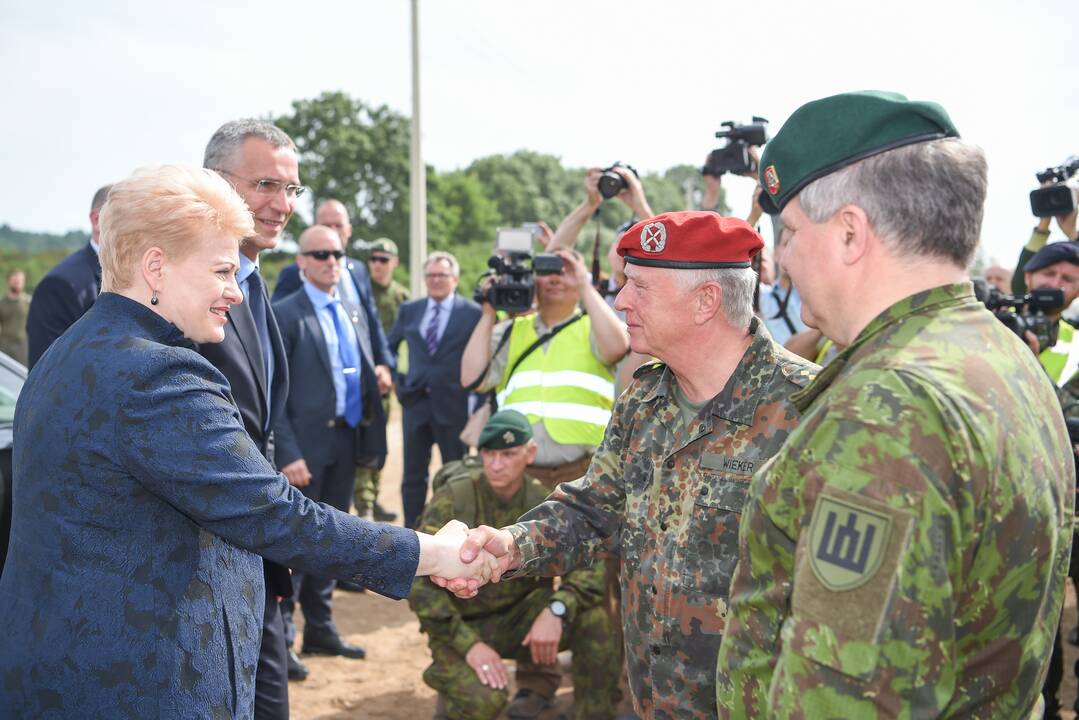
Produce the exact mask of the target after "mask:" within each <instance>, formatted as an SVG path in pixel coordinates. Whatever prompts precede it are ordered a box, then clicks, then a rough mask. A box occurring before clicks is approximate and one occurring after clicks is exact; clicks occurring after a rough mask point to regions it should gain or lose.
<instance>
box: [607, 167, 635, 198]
mask: <svg viewBox="0 0 1079 720" xmlns="http://www.w3.org/2000/svg"><path fill="white" fill-rule="evenodd" d="M616 167H624V168H625V169H626V170H629V171H630V172H632V173H633V174H634V175H636V176H637V177H640V175H639V174H638V173H637V170H636V169H634V167H633V166H632V165H625V164H623V163H620V162H615V163H614V164H612V165H611V166H610V167H608V168H604V169H603V173H602V174H601V175H600V176H599V194H600V195H602V196H603V199H604V200H610V199H611V198H613V197H614V196H615V195H617V194H618V193H620V192H622V191H623V190H628V189H629V185H627V184H626V179H625V178H624V177H622V176H621V175H619V174H618V173H616V172H615V171H614V169H615V168H616Z"/></svg>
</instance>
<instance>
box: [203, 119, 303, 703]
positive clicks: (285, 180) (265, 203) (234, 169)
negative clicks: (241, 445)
mask: <svg viewBox="0 0 1079 720" xmlns="http://www.w3.org/2000/svg"><path fill="white" fill-rule="evenodd" d="M203 165H204V166H205V167H207V168H210V169H212V170H216V171H217V172H218V173H220V174H221V176H222V177H224V178H225V179H226V180H228V181H229V182H231V183H232V186H233V187H234V188H235V189H236V192H238V193H239V194H240V196H241V197H242V198H243V199H244V201H245V202H246V203H247V207H248V208H249V209H250V210H251V214H252V215H253V217H254V220H255V235H254V236H253V237H250V238H248V239H247V240H245V241H244V243H243V244H242V245H241V246H240V269H239V271H238V272H237V273H236V282H237V283H238V284H239V286H240V290H241V291H242V292H243V295H244V301H243V302H242V303H240V304H238V305H233V306H232V308H231V309H230V310H229V313H228V323H227V324H226V325H225V340H224V342H221V343H219V344H216V345H202V346H201V347H200V348H199V351H200V352H201V353H202V355H203V356H204V357H205V358H206V359H207V360H209V361H210V362H211V363H213V364H214V366H215V367H217V369H218V370H220V371H221V372H222V374H223V375H224V376H225V377H226V378H227V379H228V381H229V385H230V386H231V388H232V397H233V400H234V401H235V402H236V406H237V407H238V408H239V410H240V416H241V417H242V418H243V423H244V427H245V428H246V430H247V433H248V435H250V436H251V439H252V440H254V441H255V443H256V444H257V445H258V446H259V448H260V449H261V450H262V451H263V453H264V454H265V455H266V458H267V459H268V460H269V461H270V462H271V463H273V462H274V450H273V429H274V424H275V423H276V422H277V421H278V420H279V419H280V417H281V415H282V413H283V412H284V405H285V398H286V397H287V396H288V367H287V361H286V360H285V351H284V348H283V346H282V344H281V334H280V332H279V331H278V327H277V322H276V321H275V320H274V316H273V311H272V310H271V308H270V301H269V297H268V296H267V293H266V287H265V285H264V284H263V282H262V277H261V275H259V269H258V257H259V253H260V252H261V251H263V250H270V249H273V248H275V247H277V242H278V240H279V239H280V237H281V232H282V231H283V230H284V229H285V224H286V223H287V222H288V219H289V218H290V217H291V216H292V211H293V209H294V208H295V206H296V198H297V197H298V196H299V195H300V194H301V193H302V192H303V187H302V186H301V185H300V170H299V159H298V157H297V154H296V146H295V145H294V144H293V142H292V139H291V138H289V136H288V135H287V134H286V133H285V132H284V131H283V130H281V129H280V128H278V127H277V126H275V125H272V124H270V123H268V122H265V121H262V120H250V119H245V120H234V121H232V122H228V123H225V124H224V125H222V126H221V127H220V128H219V129H218V130H217V132H215V133H214V135H213V137H211V138H210V142H209V143H208V144H207V146H206V153H205V156H204V158H203ZM263 569H264V572H265V575H266V605H265V611H264V617H263V627H262V647H261V650H260V652H259V661H258V670H257V671H256V675H255V717H256V718H259V719H260V720H262V719H263V718H266V719H270V718H272V719H274V720H277V719H280V718H288V712H289V708H288V680H289V678H290V677H293V678H295V679H301V680H302V679H303V678H304V677H306V675H307V669H306V668H305V667H304V666H303V663H301V662H300V660H299V658H297V657H294V656H290V654H289V652H288V646H287V645H286V643H285V625H284V622H283V620H282V617H281V611H280V607H279V605H278V598H279V597H289V596H291V595H292V581H291V578H290V575H289V571H288V569H287V568H284V567H282V566H280V565H278V564H276V563H273V562H270V561H265V563H264V566H263Z"/></svg>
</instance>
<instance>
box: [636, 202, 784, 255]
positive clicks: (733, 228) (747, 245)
mask: <svg viewBox="0 0 1079 720" xmlns="http://www.w3.org/2000/svg"><path fill="white" fill-rule="evenodd" d="M762 247H764V241H763V240H761V236H760V235H758V234H757V231H756V230H754V229H753V228H752V227H751V226H750V224H749V223H747V222H746V221H745V220H739V219H738V218H729V217H723V216H721V215H717V214H716V213H714V212H700V211H696V210H685V211H681V212H669V213H663V214H662V215H656V216H655V217H653V218H648V219H647V220H642V221H641V222H639V223H637V224H636V225H634V226H633V227H631V228H630V229H629V230H626V231H625V232H624V233H622V237H621V239H619V241H618V254H619V255H620V256H621V257H622V258H623V259H624V260H625V261H626V262H627V263H631V264H633V265H647V266H649V267H663V268H680V269H686V270H691V269H695V268H746V267H749V261H750V259H752V257H753V256H754V255H756V254H757V253H758V252H760V250H761V248H762Z"/></svg>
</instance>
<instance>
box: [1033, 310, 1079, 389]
mask: <svg viewBox="0 0 1079 720" xmlns="http://www.w3.org/2000/svg"><path fill="white" fill-rule="evenodd" d="M1074 339H1075V328H1073V327H1072V326H1071V325H1069V324H1068V323H1066V322H1064V321H1061V322H1060V330H1059V331H1058V332H1057V343H1056V345H1054V346H1053V347H1051V348H1046V349H1045V350H1043V351H1042V354H1041V355H1039V356H1038V359H1039V360H1040V361H1041V364H1042V367H1043V368H1045V372H1047V373H1049V377H1050V379H1051V380H1052V381H1053V383H1054V384H1055V385H1057V386H1058V387H1060V386H1063V385H1064V383H1066V382H1068V380H1070V379H1071V377H1072V375H1074V374H1075V373H1076V371H1079V347H1076V345H1075V343H1074V342H1073V341H1074Z"/></svg>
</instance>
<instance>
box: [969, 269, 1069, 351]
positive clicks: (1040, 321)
mask: <svg viewBox="0 0 1079 720" xmlns="http://www.w3.org/2000/svg"><path fill="white" fill-rule="evenodd" d="M980 290H981V291H982V292H984V297H983V296H981V293H976V294H978V295H979V299H981V301H982V302H984V303H985V306H986V308H988V309H989V310H990V311H991V312H992V313H993V314H994V315H996V316H997V319H998V320H1000V321H1001V322H1002V323H1004V326H1005V327H1007V328H1008V329H1009V330H1011V331H1012V332H1013V333H1015V334H1016V335H1018V336H1019V337H1020V339H1023V340H1024V341H1025V340H1026V338H1024V337H1023V336H1024V334H1025V333H1026V332H1027V331H1028V330H1029V331H1030V332H1031V333H1033V334H1034V337H1036V338H1038V352H1042V351H1043V350H1045V349H1046V348H1050V347H1052V346H1053V345H1056V342H1057V332H1058V330H1059V325H1058V323H1057V321H1055V320H1050V319H1049V318H1048V317H1047V316H1046V313H1047V312H1053V311H1054V310H1059V309H1060V308H1062V307H1063V306H1064V291H1063V290H1061V289H1059V288H1043V289H1035V290H1031V291H1030V293H1028V294H1026V295H1021V296H1020V295H1005V294H1004V293H1002V292H1000V291H999V290H997V289H996V288H995V287H992V286H989V285H985V286H983V287H982V288H980Z"/></svg>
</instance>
